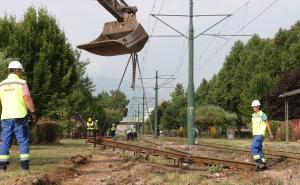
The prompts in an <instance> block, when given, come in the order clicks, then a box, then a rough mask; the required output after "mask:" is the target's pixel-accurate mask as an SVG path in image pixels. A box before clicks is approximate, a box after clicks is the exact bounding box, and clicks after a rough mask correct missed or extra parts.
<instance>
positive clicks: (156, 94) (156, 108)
mask: <svg viewBox="0 0 300 185" xmlns="http://www.w3.org/2000/svg"><path fill="white" fill-rule="evenodd" d="M161 76H165V77H159V76H158V71H157V70H156V74H155V77H154V78H155V87H149V88H152V89H153V88H154V90H155V97H154V98H155V107H154V125H153V126H154V130H153V132H154V133H153V137H154V139H157V138H158V134H159V131H158V90H159V89H160V88H175V87H164V86H165V85H166V84H168V83H169V82H171V80H173V79H174V78H173V76H174V75H161ZM168 76H170V77H168ZM154 78H153V77H152V78H143V79H151V80H152V79H154ZM158 79H165V80H166V81H165V82H163V83H162V84H160V85H159V84H158ZM137 88H138V87H137ZM144 88H147V87H144ZM143 96H144V95H143ZM144 99H145V97H143V102H144ZM143 104H144V103H143ZM150 119H151V118H150Z"/></svg>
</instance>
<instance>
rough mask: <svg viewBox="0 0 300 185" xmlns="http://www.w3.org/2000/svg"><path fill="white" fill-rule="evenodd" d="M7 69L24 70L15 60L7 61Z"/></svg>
mask: <svg viewBox="0 0 300 185" xmlns="http://www.w3.org/2000/svg"><path fill="white" fill-rule="evenodd" d="M8 69H22V71H24V68H23V65H22V64H21V63H20V62H19V61H16V60H15V61H12V62H10V63H9V65H8Z"/></svg>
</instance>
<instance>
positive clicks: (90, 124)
mask: <svg viewBox="0 0 300 185" xmlns="http://www.w3.org/2000/svg"><path fill="white" fill-rule="evenodd" d="M86 125H87V129H88V130H95V125H94V122H93V121H92V122H86Z"/></svg>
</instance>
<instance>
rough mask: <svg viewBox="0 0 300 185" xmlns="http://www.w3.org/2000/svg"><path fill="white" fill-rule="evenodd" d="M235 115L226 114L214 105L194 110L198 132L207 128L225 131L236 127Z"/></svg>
mask: <svg viewBox="0 0 300 185" xmlns="http://www.w3.org/2000/svg"><path fill="white" fill-rule="evenodd" d="M236 121H237V115H236V114H235V113H229V112H226V111H225V110H224V109H222V108H221V107H218V106H215V105H204V106H198V107H197V108H196V110H195V124H196V127H197V128H198V130H200V131H201V130H206V129H207V128H208V127H221V128H223V130H226V129H227V128H228V127H229V126H234V125H236Z"/></svg>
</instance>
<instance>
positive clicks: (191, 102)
mask: <svg viewBox="0 0 300 185" xmlns="http://www.w3.org/2000/svg"><path fill="white" fill-rule="evenodd" d="M150 15H151V16H153V17H154V18H156V19H157V20H159V21H160V22H161V23H163V24H165V25H166V26H168V27H169V28H171V29H172V30H173V31H175V32H177V33H178V35H162V36H155V35H154V36H153V35H152V36H151V37H160V38H161V37H185V38H186V39H188V45H189V61H188V66H189V67H188V87H187V127H188V144H189V145H194V144H195V107H194V106H195V92H194V40H195V39H197V38H198V37H200V36H213V37H216V38H224V37H234V36H246V37H249V36H252V35H244V34H243V35H238V34H220V33H217V34H208V33H207V32H208V31H209V30H211V29H212V28H213V27H215V26H217V25H218V24H220V23H221V22H223V21H224V20H226V19H227V18H228V17H230V16H232V14H212V15H208V14H204V15H194V2H193V0H190V3H189V15H170V14H150ZM166 16H172V17H174V16H175V17H188V18H189V35H188V36H187V35H185V34H184V33H182V32H181V31H180V30H178V29H176V28H175V27H173V26H171V25H170V24H168V23H167V22H166V21H164V20H162V19H161V18H160V17H166ZM203 16H204V17H207V16H214V17H216V16H218V17H223V18H221V19H220V20H219V21H217V22H216V23H215V24H213V25H211V26H209V27H208V28H207V29H205V30H204V31H202V32H200V33H199V34H196V36H195V34H194V25H193V21H194V20H193V18H194V17H203Z"/></svg>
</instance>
